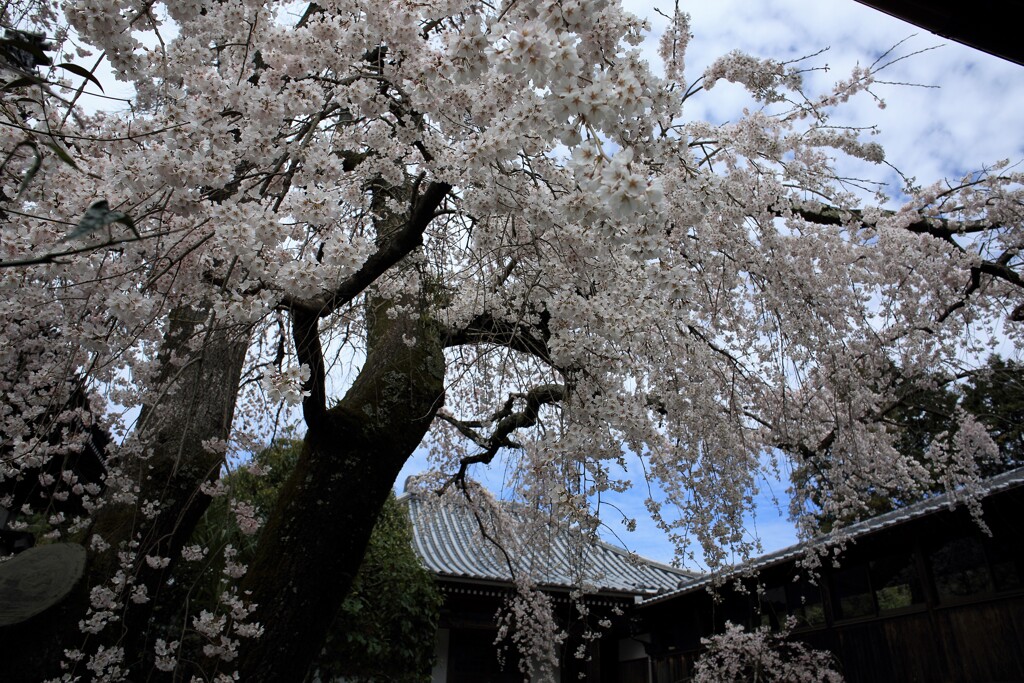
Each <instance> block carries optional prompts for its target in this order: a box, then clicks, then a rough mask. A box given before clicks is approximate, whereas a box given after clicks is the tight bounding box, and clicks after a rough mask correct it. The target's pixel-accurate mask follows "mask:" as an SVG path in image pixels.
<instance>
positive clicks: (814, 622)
mask: <svg viewBox="0 0 1024 683" xmlns="http://www.w3.org/2000/svg"><path fill="white" fill-rule="evenodd" d="M786 603H787V605H788V607H789V613H790V614H792V615H793V616H794V617H796V621H797V623H796V627H797V628H815V627H818V626H824V625H825V608H824V606H823V604H822V601H821V588H820V587H818V586H816V585H814V584H812V583H811V582H810V581H807V580H806V579H803V580H801V581H797V582H795V583H791V584H789V585H788V586H786Z"/></svg>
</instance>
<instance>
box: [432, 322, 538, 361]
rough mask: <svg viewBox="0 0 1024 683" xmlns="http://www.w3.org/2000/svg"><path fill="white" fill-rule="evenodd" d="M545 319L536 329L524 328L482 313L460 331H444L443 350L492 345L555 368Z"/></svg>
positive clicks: (521, 324)
mask: <svg viewBox="0 0 1024 683" xmlns="http://www.w3.org/2000/svg"><path fill="white" fill-rule="evenodd" d="M549 318H550V314H548V313H547V311H545V312H543V313H542V314H541V316H540V322H539V323H538V324H537V325H527V324H525V323H521V322H520V323H511V322H506V321H504V320H497V319H496V318H495V317H494V316H493V315H491V314H490V313H483V314H481V315H478V316H477V317H476V318H474V319H473V320H471V321H470V322H469V324H468V325H466V326H465V327H463V328H461V329H457V330H446V331H445V334H444V346H445V348H450V347H453V346H463V345H465V344H496V345H498V346H506V347H508V348H510V349H512V350H513V351H520V352H522V353H526V354H529V355H531V356H534V357H536V358H538V359H540V360H542V361H544V362H545V363H546V364H548V365H550V366H551V367H556V366H555V362H554V361H553V360H552V359H551V352H550V350H549V349H548V344H547V340H548V338H549V337H550V336H551V333H550V332H549V330H548V326H547V323H548V319H549Z"/></svg>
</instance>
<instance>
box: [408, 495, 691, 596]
mask: <svg viewBox="0 0 1024 683" xmlns="http://www.w3.org/2000/svg"><path fill="white" fill-rule="evenodd" d="M399 500H401V501H402V502H403V503H404V504H406V505H407V506H408V510H409V516H410V518H411V520H412V528H413V548H414V549H415V551H416V553H417V554H418V555H419V556H420V559H421V560H422V562H423V564H424V566H425V567H427V569H429V570H430V571H432V572H434V573H435V574H437V575H438V576H440V577H445V578H456V579H466V580H472V581H494V582H501V583H509V582H511V580H512V573H511V571H510V568H509V562H511V563H512V565H513V566H515V567H516V568H517V570H518V569H524V570H527V571H529V572H530V575H531V576H532V577H533V579H534V580H535V581H536V582H537V583H538V584H539V585H541V586H543V587H549V588H550V587H554V588H573V587H576V586H579V585H580V584H581V583H583V584H584V585H585V586H587V587H589V588H593V589H596V590H597V591H598V592H605V593H607V592H614V593H627V594H631V595H651V594H655V593H658V592H663V591H666V590H672V589H674V588H676V587H677V586H679V585H680V583H681V582H684V581H690V580H691V579H692V578H693V577H694V576H695V574H693V573H692V572H688V571H684V570H681V569H676V568H674V567H670V566H668V565H664V564H660V563H657V562H653V561H651V560H647V559H644V558H638V557H636V556H635V555H634V556H632V559H631V555H630V553H628V552H626V551H625V550H622V549H620V548H616V547H615V546H612V545H610V544H608V543H604V542H598V543H596V544H589V543H582V542H578V541H577V540H576V539H574V535H573V534H570V533H569V532H568V531H567V530H566V529H565V528H561V529H559V528H555V527H552V526H550V525H548V526H545V527H542V528H540V529H537V528H536V527H535V526H534V527H533V529H534V530H533V531H532V532H527V533H532V534H533V536H532V537H530V538H522V537H521V536H517V537H516V539H515V541H514V542H513V543H510V544H508V547H506V549H505V552H506V553H508V559H506V556H505V554H504V553H502V551H501V550H499V549H498V547H497V545H496V544H495V543H494V542H492V541H490V540H488V539H486V538H484V536H483V534H481V532H480V529H479V524H478V523H477V521H476V518H475V517H474V516H473V512H472V511H471V509H470V508H469V506H468V504H466V503H465V501H463V500H461V499H459V498H457V497H456V496H448V497H446V500H445V501H444V502H440V501H436V500H429V501H428V500H427V494H417V493H408V492H407V493H404V494H402V496H400V498H399ZM503 505H507V504H503ZM505 509H506V510H509V509H511V508H508V507H506V508H505ZM487 524H488V526H490V521H488V522H487ZM489 533H490V532H489ZM513 545H514V546H515V547H512V546H513ZM574 560H576V561H574Z"/></svg>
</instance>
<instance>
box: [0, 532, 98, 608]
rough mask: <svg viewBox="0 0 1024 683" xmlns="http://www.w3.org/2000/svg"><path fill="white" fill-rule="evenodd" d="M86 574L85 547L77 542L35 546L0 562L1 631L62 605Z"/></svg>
mask: <svg viewBox="0 0 1024 683" xmlns="http://www.w3.org/2000/svg"><path fill="white" fill-rule="evenodd" d="M84 571H85V548H83V547H82V546H80V545H78V544H77V543H53V544H50V545H41V546H36V547H35V548H30V549H28V550H26V551H25V552H23V553H19V554H18V555H15V556H14V557H12V558H11V559H9V560H7V561H5V562H0V628H3V627H5V626H12V625H14V624H20V623H21V622H24V621H27V620H29V619H31V618H32V617H34V616H36V615H37V614H40V613H41V612H45V611H46V610H48V609H49V608H51V607H53V606H54V605H56V604H57V603H59V602H60V601H61V600H63V599H64V597H65V596H66V595H67V594H68V593H70V592H71V589H72V588H74V587H75V584H76V583H78V580H79V579H81V578H82V574H83V572H84Z"/></svg>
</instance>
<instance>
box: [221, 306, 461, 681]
mask: <svg viewBox="0 0 1024 683" xmlns="http://www.w3.org/2000/svg"><path fill="white" fill-rule="evenodd" d="M390 306H391V303H390V302H388V301H385V300H381V299H375V298H372V297H371V299H370V303H369V304H368V307H369V309H370V310H369V311H368V318H369V331H368V350H367V358H366V362H365V364H364V365H363V368H362V370H361V372H360V373H359V376H358V377H357V378H356V381H355V383H354V384H353V386H352V388H351V389H350V390H349V391H348V393H347V394H346V395H345V396H344V398H343V399H342V400H341V401H340V402H338V403H337V404H336V405H334V406H333V407H331V408H329V409H328V408H326V406H325V404H324V403H323V398H324V396H323V387H322V381H323V374H322V373H323V371H322V367H321V368H317V367H312V368H311V369H312V373H311V374H312V379H311V382H310V389H309V391H310V396H309V397H307V399H306V400H305V402H304V413H305V418H306V422H307V425H308V427H309V431H308V433H307V435H306V438H305V445H304V448H303V452H302V455H301V457H300V459H299V462H298V465H297V466H296V468H295V470H294V471H293V472H292V474H291V476H290V478H289V479H288V481H287V483H286V484H285V486H284V488H283V489H282V491H281V494H280V498H279V499H278V504H277V508H276V509H275V510H274V512H273V514H272V515H270V520H269V522H268V525H267V527H266V528H265V529H264V530H263V533H262V535H261V537H260V547H259V549H258V551H257V557H256V559H255V560H254V562H253V564H252V566H251V567H250V569H249V573H248V574H247V575H246V578H245V581H244V584H243V588H244V589H246V590H249V591H252V595H251V599H252V600H253V601H254V602H255V603H256V604H257V605H258V607H257V610H256V613H255V620H256V621H258V622H259V623H260V624H262V625H263V627H264V629H265V633H264V635H263V637H262V638H261V639H260V640H259V641H258V642H256V643H252V644H250V643H246V644H245V645H244V646H243V648H247V649H243V653H242V660H241V662H240V664H239V672H240V675H241V680H244V681H247V682H250V683H256V682H260V681H267V682H268V683H269V682H277V681H301V680H303V679H304V678H305V676H306V674H307V671H308V669H309V667H310V666H311V664H312V662H314V661H315V659H316V658H317V656H318V655H319V653H320V649H321V648H322V646H323V642H324V640H325V637H326V634H327V631H328V628H329V627H330V625H331V622H332V620H333V619H334V616H335V614H336V612H337V609H338V606H339V605H340V604H341V601H342V600H343V599H344V597H345V595H346V594H347V593H348V592H349V589H350V587H351V585H352V580H353V577H354V576H355V574H356V572H357V571H358V570H359V565H360V564H361V562H362V559H363V556H364V554H365V551H366V546H367V543H368V542H369V538H370V533H371V532H372V531H373V527H374V524H375V522H376V520H377V517H378V515H379V512H380V509H381V507H382V506H383V504H384V501H385V499H386V498H387V496H388V493H389V492H390V491H391V487H392V485H393V484H394V481H395V478H396V477H397V476H398V473H399V471H400V470H401V468H402V465H403V464H404V463H405V461H406V460H407V459H408V457H409V456H410V455H411V454H412V452H413V451H414V450H415V449H416V447H417V446H418V445H419V443H420V441H421V440H422V438H423V436H424V435H425V434H426V431H427V429H428V427H429V426H430V423H431V421H432V420H433V417H434V414H435V413H436V411H437V409H438V408H439V407H440V405H441V403H442V401H443V392H444V356H443V353H442V351H443V349H442V344H441V335H440V331H439V329H438V327H437V325H436V324H435V323H434V322H433V321H432V320H430V319H429V318H428V317H426V316H425V315H424V316H422V317H416V316H417V314H416V313H400V314H399V315H398V316H397V317H394V318H392V317H390V316H389V315H388V309H389V308H390ZM413 308H415V307H413ZM420 310H422V309H420ZM317 319H318V316H317V314H315V313H308V314H304V313H302V312H301V311H293V321H294V328H295V337H296V346H297V347H298V348H299V353H300V359H303V360H304V362H305V361H312V362H313V363H314V364H315V362H316V361H317V360H318V359H322V356H321V355H320V353H319V339H318V332H317V329H316V327H317V325H316V321H317ZM407 340H415V343H413V344H407V343H406V341H407ZM311 347H315V348H311ZM304 349H305V351H304ZM304 355H306V358H303V356H304ZM320 362H321V364H322V360H320Z"/></svg>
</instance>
